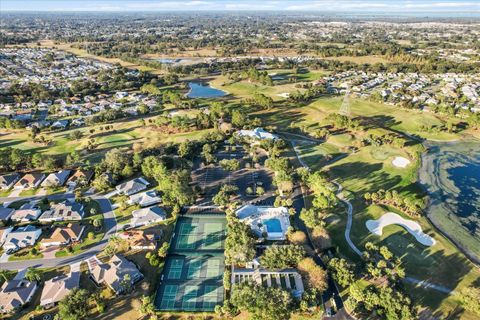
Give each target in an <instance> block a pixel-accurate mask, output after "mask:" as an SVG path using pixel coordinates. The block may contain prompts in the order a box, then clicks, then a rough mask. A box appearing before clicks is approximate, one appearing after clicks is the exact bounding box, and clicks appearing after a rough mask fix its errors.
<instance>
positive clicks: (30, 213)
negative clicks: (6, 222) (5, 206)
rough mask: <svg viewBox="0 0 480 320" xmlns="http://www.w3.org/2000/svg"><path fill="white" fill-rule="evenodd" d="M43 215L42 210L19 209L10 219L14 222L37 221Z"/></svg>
mask: <svg viewBox="0 0 480 320" xmlns="http://www.w3.org/2000/svg"><path fill="white" fill-rule="evenodd" d="M41 214H42V210H40V209H38V208H30V209H18V210H15V211H14V212H13V214H12V216H11V217H10V219H11V220H12V221H21V222H28V221H34V220H37V219H38V217H39V216H40V215H41Z"/></svg>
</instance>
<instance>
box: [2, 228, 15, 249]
mask: <svg viewBox="0 0 480 320" xmlns="http://www.w3.org/2000/svg"><path fill="white" fill-rule="evenodd" d="M12 230H13V227H3V228H0V247H1V246H2V245H3V243H4V242H5V240H6V239H7V236H8V234H9V233H10V232H12Z"/></svg>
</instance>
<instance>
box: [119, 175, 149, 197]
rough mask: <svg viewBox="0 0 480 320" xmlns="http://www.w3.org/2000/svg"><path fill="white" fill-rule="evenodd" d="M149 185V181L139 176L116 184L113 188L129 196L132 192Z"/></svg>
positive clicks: (141, 189)
mask: <svg viewBox="0 0 480 320" xmlns="http://www.w3.org/2000/svg"><path fill="white" fill-rule="evenodd" d="M149 185H150V182H148V181H147V180H145V179H144V178H142V177H140V178H135V179H133V180H130V181H127V182H125V183H122V184H120V185H118V186H116V187H115V189H117V191H118V193H121V194H124V195H127V196H130V195H132V194H134V193H137V192H140V191H143V190H145V189H147V187H148V186H149Z"/></svg>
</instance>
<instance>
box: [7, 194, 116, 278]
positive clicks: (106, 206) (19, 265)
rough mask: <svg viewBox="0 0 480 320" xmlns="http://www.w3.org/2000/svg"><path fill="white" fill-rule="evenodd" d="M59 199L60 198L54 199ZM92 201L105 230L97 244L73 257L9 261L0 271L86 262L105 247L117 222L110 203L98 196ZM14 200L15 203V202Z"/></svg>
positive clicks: (113, 232)
mask: <svg viewBox="0 0 480 320" xmlns="http://www.w3.org/2000/svg"><path fill="white" fill-rule="evenodd" d="M64 197H68V195H64ZM32 198H35V197H30V198H25V197H23V198H20V199H17V200H32ZM53 198H54V197H52V196H50V197H49V199H53ZM56 198H60V197H56ZM92 199H93V200H95V201H97V202H98V204H99V206H100V210H101V211H102V213H103V227H104V228H105V234H104V236H103V239H102V240H100V242H98V243H97V244H95V245H94V246H93V247H91V248H88V249H87V250H86V251H84V252H82V253H80V254H78V255H75V256H68V257H62V258H42V259H33V260H22V261H9V262H3V263H0V269H7V270H21V269H26V268H30V267H34V268H46V267H58V266H64V265H71V264H74V263H77V262H81V261H83V260H86V259H88V258H90V257H92V256H94V255H96V254H97V253H99V252H100V251H102V249H103V248H104V247H105V246H106V245H107V242H108V239H109V238H110V236H112V235H113V234H115V233H116V232H117V221H116V220H115V215H114V214H113V209H112V205H111V203H110V201H109V200H108V199H107V198H104V197H102V196H100V195H98V196H95V195H94V196H92ZM17 200H16V201H17Z"/></svg>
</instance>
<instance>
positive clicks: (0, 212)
mask: <svg viewBox="0 0 480 320" xmlns="http://www.w3.org/2000/svg"><path fill="white" fill-rule="evenodd" d="M14 211H15V209H13V208H4V207H0V221H8V220H9V219H10V218H11V217H12V214H13V212H14Z"/></svg>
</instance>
